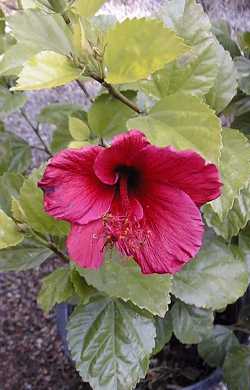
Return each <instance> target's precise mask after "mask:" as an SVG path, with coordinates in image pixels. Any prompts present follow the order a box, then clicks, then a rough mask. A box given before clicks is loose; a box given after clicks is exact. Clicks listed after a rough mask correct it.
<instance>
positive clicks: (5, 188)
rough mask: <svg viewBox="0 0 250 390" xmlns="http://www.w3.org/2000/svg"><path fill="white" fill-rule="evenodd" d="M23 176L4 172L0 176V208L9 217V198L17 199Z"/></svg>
mask: <svg viewBox="0 0 250 390" xmlns="http://www.w3.org/2000/svg"><path fill="white" fill-rule="evenodd" d="M23 180H24V178H23V176H22V175H19V174H17V173H14V172H13V173H12V172H6V173H5V174H4V175H3V176H0V208H1V209H2V210H3V211H4V212H5V213H6V214H8V215H9V216H10V215H11V198H12V197H18V195H19V191H20V188H21V186H22V184H23Z"/></svg>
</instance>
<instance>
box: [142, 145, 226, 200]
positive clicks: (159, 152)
mask: <svg viewBox="0 0 250 390" xmlns="http://www.w3.org/2000/svg"><path fill="white" fill-rule="evenodd" d="M134 165H136V167H137V168H138V170H139V171H141V172H143V178H144V180H143V183H142V185H143V186H144V188H145V185H146V184H147V182H148V183H149V184H150V182H152V181H154V182H160V183H166V184H170V185H173V186H175V187H176V188H179V189H181V190H182V191H184V192H186V193H187V194H188V195H189V196H190V197H191V198H192V199H193V201H194V202H195V203H196V204H197V205H198V206H202V205H203V204H205V203H207V202H210V201H211V200H214V199H216V198H218V197H219V196H220V195H221V182H220V177H219V171H218V169H217V167H216V165H214V164H209V163H207V162H206V160H204V158H203V157H201V156H200V155H199V154H198V153H196V152H194V151H189V150H186V151H177V150H175V149H174V148H172V147H166V148H159V147H156V146H153V145H149V146H147V147H146V148H144V149H143V150H141V152H139V153H138V155H137V157H136V160H135V162H134Z"/></svg>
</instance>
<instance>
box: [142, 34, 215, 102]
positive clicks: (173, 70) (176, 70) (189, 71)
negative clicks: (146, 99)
mask: <svg viewBox="0 0 250 390" xmlns="http://www.w3.org/2000/svg"><path fill="white" fill-rule="evenodd" d="M216 75H217V63H216V51H215V48H214V42H213V39H212V38H210V39H207V40H206V41H205V42H204V43H202V44H201V45H198V46H195V47H194V48H193V49H192V55H190V56H189V57H188V58H187V59H186V60H185V61H177V62H174V63H171V64H169V65H167V66H166V67H165V68H164V69H162V70H160V71H158V72H156V73H155V74H153V76H152V80H151V81H148V82H147V84H148V86H147V89H148V92H149V94H150V95H153V96H156V97H157V96H158V97H160V98H163V97H165V96H168V95H172V94H174V93H176V92H178V93H183V94H186V95H190V94H191V95H193V96H204V95H205V94H206V93H207V92H208V91H209V90H210V88H211V87H212V86H213V83H214V80H215V77H216ZM152 84H153V86H152Z"/></svg>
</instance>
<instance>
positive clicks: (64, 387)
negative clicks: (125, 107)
mask: <svg viewBox="0 0 250 390" xmlns="http://www.w3.org/2000/svg"><path fill="white" fill-rule="evenodd" d="M3 2H4V3H5V5H7V7H9V6H12V5H13V3H14V2H12V0H2V1H0V5H1V4H2V3H3ZM161 2H162V0H113V1H109V2H108V4H107V5H106V6H105V8H104V10H105V12H107V13H109V12H115V14H116V15H117V16H118V17H119V18H120V19H122V18H124V17H126V16H136V15H137V16H138V15H139V16H143V15H149V14H150V13H151V12H152V11H154V10H155V9H157V8H158V7H159V5H160V4H161ZM202 3H203V4H204V5H205V6H206V7H207V10H208V12H209V13H210V14H211V15H212V16H213V17H215V18H226V19H229V20H230V22H231V23H232V24H233V26H234V27H235V28H236V29H238V28H248V29H249V30H250V3H249V0H220V1H219V0H202ZM5 9H7V8H5ZM9 10H10V9H9ZM87 88H88V89H89V91H90V93H91V94H94V93H95V90H96V88H95V86H94V85H93V84H91V85H87ZM28 96H29V100H28V103H27V104H26V107H25V110H26V113H27V115H28V116H29V117H30V118H31V120H35V117H36V115H37V114H38V113H39V111H40V110H41V108H42V107H44V106H46V105H47V104H48V103H54V102H74V103H78V104H80V105H83V106H84V107H87V106H88V104H89V102H88V101H87V99H86V98H85V97H84V96H83V95H82V92H81V90H79V89H78V87H77V86H76V85H75V84H70V85H68V86H66V87H62V88H57V89H53V90H50V91H47V90H45V91H41V92H35V93H33V92H32V93H29V94H28ZM5 122H6V125H7V126H8V129H9V130H11V131H13V132H15V133H16V134H18V135H21V136H22V137H24V138H25V139H27V140H28V141H30V143H32V144H33V145H37V146H39V143H38V142H37V139H36V136H35V135H34V134H33V133H32V132H31V130H30V128H29V126H28V125H27V123H26V122H25V120H24V119H23V118H22V117H21V116H20V115H19V114H14V115H12V116H10V117H8V118H6V119H5ZM43 135H44V137H45V139H49V138H50V131H49V129H48V128H47V127H44V128H43ZM43 159H44V155H43V154H42V153H39V152H35V153H34V165H38V164H39V163H40V162H41V161H42V160H43ZM53 267H54V265H52V263H51V262H47V263H45V264H44V265H43V266H42V267H41V268H40V270H35V271H31V272H26V273H18V274H16V273H7V274H0V389H1V390H89V389H90V388H89V386H88V385H86V384H83V383H82V381H81V379H80V378H79V376H78V374H77V373H76V371H75V369H74V367H72V365H71V364H70V362H69V361H68V360H67V358H66V357H65V356H64V353H63V347H62V344H61V340H60V338H59V337H58V335H57V329H56V323H55V316H54V314H53V313H52V314H50V315H49V316H45V315H44V314H43V313H42V311H41V310H40V309H39V308H38V306H37V304H36V297H37V293H38V291H39V288H40V280H41V278H42V277H43V276H45V275H46V274H47V273H49V272H50V271H51V270H52V268H53ZM160 357H161V358H162V356H160ZM157 364H158V362H157V361H156V360H155V359H154V360H152V364H151V369H150V371H149V376H148V378H147V380H146V381H144V382H143V383H142V384H141V389H143V390H149V389H151V390H163V389H164V390H166V387H164V385H163V382H162V379H161V382H159V381H158V382H157V380H158V379H159V378H161V377H162V375H163V376H164V375H166V374H167V372H168V371H167V370H166V367H165V368H164V365H163V368H164V370H165V371H164V370H163V371H162V369H156V365H157ZM150 375H151V377H150ZM152 375H153V377H152ZM193 375H194V373H193ZM173 388H174V387H173ZM219 388H220V389H221V388H222V387H219ZM219 388H217V390H218V389H219ZM211 390H212V389H211ZM213 390H214V389H213Z"/></svg>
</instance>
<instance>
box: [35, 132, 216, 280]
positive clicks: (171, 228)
mask: <svg viewBox="0 0 250 390" xmlns="http://www.w3.org/2000/svg"><path fill="white" fill-rule="evenodd" d="M39 187H40V188H42V189H43V190H44V194H45V199H44V205H45V210H46V212H47V213H48V214H50V215H52V216H53V217H55V218H57V219H60V220H65V221H69V222H70V223H71V225H72V228H71V232H70V234H69V237H68V240H67V247H68V252H69V256H70V257H71V259H72V260H73V261H75V262H76V263H77V264H78V265H79V266H80V267H86V268H99V267H100V266H101V264H102V262H103V259H104V252H105V247H106V246H110V245H115V246H116V247H117V248H118V250H119V251H120V252H121V253H122V254H123V255H127V256H132V257H133V258H134V260H135V261H136V262H137V263H138V264H139V265H140V267H141V270H142V272H143V273H145V274H149V273H170V274H174V273H175V272H177V271H179V270H180V269H181V268H182V267H183V265H184V264H185V263H187V262H188V261H189V260H190V259H192V257H194V256H195V255H196V253H197V252H198V251H199V249H200V247H201V244H202V236H203V230H204V227H203V223H202V218H201V214H200V210H199V207H200V206H201V205H203V204H204V203H206V202H209V201H211V200H213V199H215V198H217V197H218V196H219V195H220V188H221V183H220V180H219V174H218V170H217V168H216V166H215V165H214V164H209V163H207V162H206V161H205V160H204V159H203V158H202V157H201V156H200V155H199V154H198V153H196V152H194V151H177V150H175V149H174V148H172V147H164V148H159V147H157V146H154V145H151V144H150V143H149V142H148V140H147V139H146V137H145V135H144V134H143V133H141V132H139V131H137V130H131V131H129V132H128V133H126V134H123V135H119V136H117V137H116V138H115V139H114V141H113V143H112V145H111V146H110V147H108V148H103V147H100V146H93V147H86V148H82V149H67V150H64V151H62V152H60V153H58V154H57V155H56V156H55V157H54V158H52V160H51V161H50V162H49V164H48V166H47V168H46V171H45V173H44V176H43V178H42V180H41V181H40V182H39Z"/></svg>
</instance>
